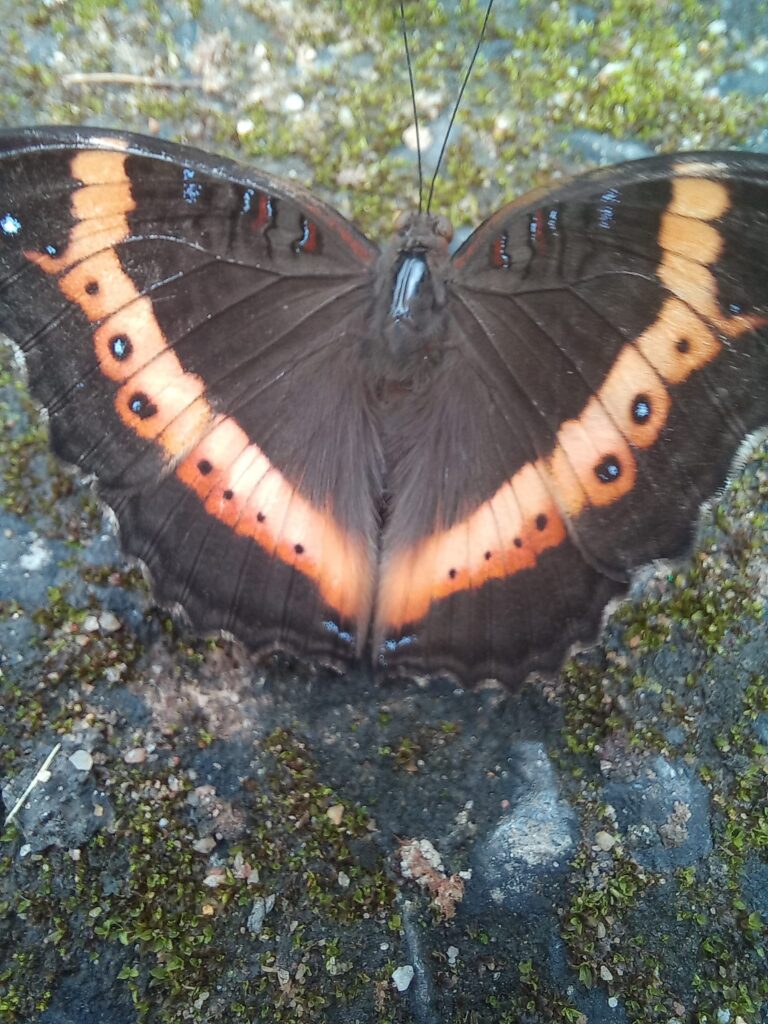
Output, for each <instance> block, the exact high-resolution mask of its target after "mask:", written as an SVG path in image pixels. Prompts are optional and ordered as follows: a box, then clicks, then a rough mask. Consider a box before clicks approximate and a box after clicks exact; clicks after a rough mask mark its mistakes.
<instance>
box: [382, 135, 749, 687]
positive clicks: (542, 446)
mask: <svg viewBox="0 0 768 1024" xmlns="http://www.w3.org/2000/svg"><path fill="white" fill-rule="evenodd" d="M449 288H450V293H451V299H450V304H449V309H450V313H451V319H450V321H449V328H448V333H447V337H446V346H445V353H446V354H445V357H444V360H443V364H442V365H441V367H440V369H439V371H438V372H437V373H436V375H435V385H434V388H433V391H432V393H431V394H430V395H429V396H428V397H429V401H428V402H425V403H424V408H423V410H422V411H421V412H419V413H418V414H417V415H416V417H415V420H417V422H416V421H415V422H414V423H412V424H411V428H410V430H409V432H408V433H409V437H410V438H411V440H410V441H409V442H408V444H407V446H406V448H405V449H404V450H405V454H404V457H403V459H402V460H401V462H400V465H399V469H398V473H399V477H398V480H397V489H396V493H395V495H394V498H393V502H392V515H391V518H390V521H389V524H388V527H387V533H386V534H385V538H384V554H383V573H382V579H381V587H380V593H379V598H378V602H377V627H376V632H377V640H378V645H379V656H380V659H381V661H382V663H383V664H384V665H385V666H386V667H387V668H390V669H392V670H395V671H405V672H410V671H418V670H423V671H427V672H428V671H436V670H439V669H440V668H441V667H447V668H449V669H451V670H452V671H453V672H454V674H455V675H457V676H458V677H459V678H462V679H467V678H469V679H473V678H475V679H477V678H484V677H486V676H494V677H496V678H500V679H502V680H505V681H506V682H509V683H516V682H518V681H520V680H521V679H522V678H523V677H524V676H525V675H526V673H527V672H528V671H530V670H531V669H532V668H537V667H544V668H552V667H555V666H557V665H558V664H559V662H560V660H561V659H562V656H563V654H564V652H565V650H566V648H567V647H568V645H569V644H570V643H571V642H572V641H574V640H578V639H587V638H590V637H591V636H593V635H594V633H595V631H596V628H597V624H598V622H599V618H600V614H601V611H602V608H603V606H604V604H605V602H606V600H607V599H608V598H609V597H610V596H611V595H612V594H616V593H618V592H620V591H621V590H622V589H623V588H624V587H625V585H626V581H627V580H628V577H629V573H630V571H631V570H632V568H633V567H635V566H637V565H640V564H642V563H644V562H648V561H650V560H652V559H653V558H656V557H662V556H674V555H677V554H680V553H681V552H682V551H683V550H685V548H686V547H687V546H688V544H689V542H690V539H691V536H692V530H693V525H694V523H695V519H696V514H697V511H698V509H699V506H700V505H701V503H702V502H703V501H704V500H705V499H706V498H708V497H709V496H710V495H711V494H712V492H713V491H714V490H715V489H716V488H717V487H718V486H720V485H721V484H722V482H723V480H724V479H725V476H726V473H727V470H728V466H729V464H730V462H731V460H732V458H733V455H734V453H735V451H736V449H737V447H738V445H739V443H740V442H741V441H742V440H743V439H744V437H745V436H746V435H747V434H748V433H749V432H750V431H752V430H754V429H755V428H756V427H758V426H760V425H761V424H764V423H766V421H768V157H766V156H760V155H748V154H688V155H684V156H678V157H674V158H666V157H660V158H653V159H651V160H648V161H641V162H637V163H634V164H627V165H624V166H622V167H619V168H609V169H605V170H601V171H599V172H597V173H595V174H592V175H587V176H585V177H584V178H580V179H576V180H575V181H574V182H572V183H570V184H569V185H566V186H563V187H562V188H560V189H557V190H555V191H552V192H551V193H544V194H538V195H535V196H528V197H523V199H522V200H520V201H519V202H518V203H514V204H512V205H511V206H509V207H505V208H504V209H502V210H500V211H499V212H498V213H497V214H495V215H494V216H493V217H491V218H490V220H489V221H487V222H486V223H485V224H484V225H483V226H482V227H481V228H479V229H478V231H476V232H475V234H474V235H472V236H471V237H470V239H469V240H468V241H467V242H466V243H465V245H464V246H463V247H462V248H461V249H460V250H459V252H458V253H457V254H456V256H455V257H454V260H453V277H452V281H451V282H450V284H449ZM403 496H407V500H403ZM414 510H417V511H416V512H414Z"/></svg>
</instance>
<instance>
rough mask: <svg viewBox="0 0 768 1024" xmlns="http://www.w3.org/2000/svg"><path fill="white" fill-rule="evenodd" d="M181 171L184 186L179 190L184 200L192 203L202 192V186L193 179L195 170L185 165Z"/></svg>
mask: <svg viewBox="0 0 768 1024" xmlns="http://www.w3.org/2000/svg"><path fill="white" fill-rule="evenodd" d="M181 173H182V177H183V178H184V182H185V184H184V187H183V188H182V190H181V192H182V195H183V196H184V202H185V203H190V204H194V203H196V202H197V201H198V199H199V198H200V196H201V195H202V194H203V186H202V185H201V184H199V182H196V181H195V180H194V178H195V172H194V171H193V170H192V168H191V167H185V168H184V169H183V171H182V172H181Z"/></svg>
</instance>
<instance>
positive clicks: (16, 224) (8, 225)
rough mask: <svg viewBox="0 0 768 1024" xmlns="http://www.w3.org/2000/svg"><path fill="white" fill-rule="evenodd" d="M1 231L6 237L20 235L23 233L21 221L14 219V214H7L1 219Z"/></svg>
mask: <svg viewBox="0 0 768 1024" xmlns="http://www.w3.org/2000/svg"><path fill="white" fill-rule="evenodd" d="M0 231H2V232H3V234H4V235H18V233H19V232H20V231H21V221H20V220H19V219H18V217H14V216H13V214H12V213H6V214H4V215H3V217H2V219H0Z"/></svg>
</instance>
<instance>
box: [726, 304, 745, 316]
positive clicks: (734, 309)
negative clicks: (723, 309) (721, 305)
mask: <svg viewBox="0 0 768 1024" xmlns="http://www.w3.org/2000/svg"><path fill="white" fill-rule="evenodd" d="M742 308H743V307H742V306H740V305H739V303H738V302H731V303H730V304H729V306H728V310H729V312H731V313H735V314H736V315H738V314H739V313H741V311H742Z"/></svg>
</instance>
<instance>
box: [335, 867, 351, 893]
mask: <svg viewBox="0 0 768 1024" xmlns="http://www.w3.org/2000/svg"><path fill="white" fill-rule="evenodd" d="M336 881H337V882H338V883H339V885H340V886H341V888H342V889H348V888H349V882H350V878H349V875H348V874H347V872H346V871H340V872H339V873H338V875H337V877H336Z"/></svg>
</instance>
